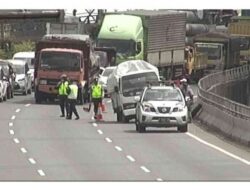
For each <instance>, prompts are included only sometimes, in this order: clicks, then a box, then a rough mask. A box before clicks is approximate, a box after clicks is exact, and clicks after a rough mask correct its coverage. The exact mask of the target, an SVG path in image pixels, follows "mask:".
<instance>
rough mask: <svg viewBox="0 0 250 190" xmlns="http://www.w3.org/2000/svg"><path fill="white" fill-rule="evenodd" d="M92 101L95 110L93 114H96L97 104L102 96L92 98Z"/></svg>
mask: <svg viewBox="0 0 250 190" xmlns="http://www.w3.org/2000/svg"><path fill="white" fill-rule="evenodd" d="M92 102H93V104H94V112H95V115H97V112H98V106H99V104H101V103H102V98H92Z"/></svg>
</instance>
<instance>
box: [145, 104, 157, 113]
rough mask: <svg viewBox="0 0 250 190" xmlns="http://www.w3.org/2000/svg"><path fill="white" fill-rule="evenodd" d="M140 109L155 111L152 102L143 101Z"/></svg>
mask: <svg viewBox="0 0 250 190" xmlns="http://www.w3.org/2000/svg"><path fill="white" fill-rule="evenodd" d="M142 109H143V111H145V112H155V108H154V106H153V105H152V104H150V103H143V104H142Z"/></svg>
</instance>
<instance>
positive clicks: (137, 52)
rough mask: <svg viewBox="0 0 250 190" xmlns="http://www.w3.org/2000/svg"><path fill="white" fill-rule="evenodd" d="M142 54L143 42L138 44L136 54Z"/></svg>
mask: <svg viewBox="0 0 250 190" xmlns="http://www.w3.org/2000/svg"><path fill="white" fill-rule="evenodd" d="M140 52H141V42H136V54H139V53H140Z"/></svg>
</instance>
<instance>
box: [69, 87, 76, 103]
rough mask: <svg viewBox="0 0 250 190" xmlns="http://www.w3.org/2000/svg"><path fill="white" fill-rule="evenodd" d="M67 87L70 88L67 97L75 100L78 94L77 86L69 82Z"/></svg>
mask: <svg viewBox="0 0 250 190" xmlns="http://www.w3.org/2000/svg"><path fill="white" fill-rule="evenodd" d="M69 88H70V93H69V95H68V99H71V100H76V99H77V94H78V86H77V85H75V84H71V85H69Z"/></svg>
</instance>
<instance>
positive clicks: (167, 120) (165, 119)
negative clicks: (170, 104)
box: [159, 118, 169, 123]
mask: <svg viewBox="0 0 250 190" xmlns="http://www.w3.org/2000/svg"><path fill="white" fill-rule="evenodd" d="M159 121H160V123H169V119H168V118H160V119H159Z"/></svg>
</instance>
